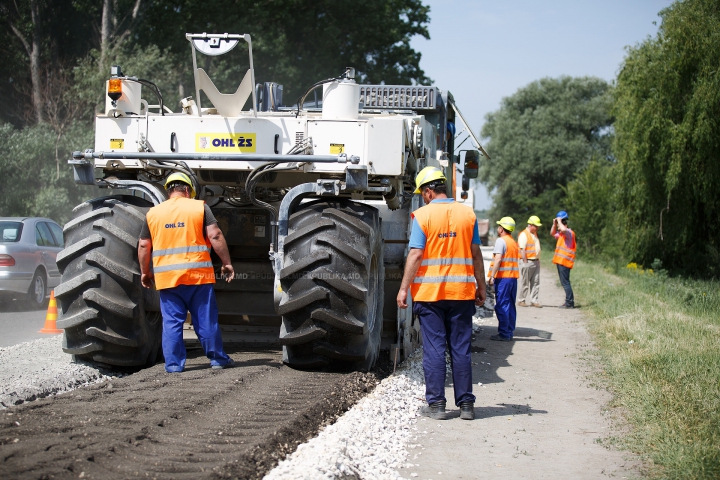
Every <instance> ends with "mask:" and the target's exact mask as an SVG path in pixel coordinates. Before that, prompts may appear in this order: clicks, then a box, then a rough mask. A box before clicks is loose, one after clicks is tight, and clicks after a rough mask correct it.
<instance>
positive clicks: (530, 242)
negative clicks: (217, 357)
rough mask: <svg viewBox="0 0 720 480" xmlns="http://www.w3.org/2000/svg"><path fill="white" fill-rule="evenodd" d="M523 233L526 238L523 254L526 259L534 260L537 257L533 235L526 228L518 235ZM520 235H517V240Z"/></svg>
mask: <svg viewBox="0 0 720 480" xmlns="http://www.w3.org/2000/svg"><path fill="white" fill-rule="evenodd" d="M523 233H524V234H525V238H527V244H526V245H525V256H526V257H527V259H528V260H534V259H536V258H537V251H536V250H535V237H533V234H532V233H530V230H528V229H527V228H526V229H525V230H523V231H522V232H520V235H522V234H523ZM519 239H520V237H519V236H518V240H519Z"/></svg>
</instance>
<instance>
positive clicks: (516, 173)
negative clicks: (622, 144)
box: [479, 77, 613, 222]
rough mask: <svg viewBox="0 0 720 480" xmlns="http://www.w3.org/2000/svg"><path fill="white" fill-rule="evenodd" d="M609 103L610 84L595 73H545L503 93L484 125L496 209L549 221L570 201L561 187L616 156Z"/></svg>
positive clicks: (487, 174)
mask: <svg viewBox="0 0 720 480" xmlns="http://www.w3.org/2000/svg"><path fill="white" fill-rule="evenodd" d="M611 105H612V97H611V87H610V85H609V84H608V83H607V82H606V81H604V80H602V79H600V78H595V77H581V78H572V77H560V78H544V79H542V80H538V81H535V82H532V83H531V84H529V85H527V86H526V87H523V88H521V89H520V90H518V91H517V92H516V93H515V94H514V95H512V96H510V97H507V98H504V99H503V100H502V104H501V106H500V109H499V110H497V111H495V112H493V113H490V114H488V115H487V117H486V123H485V125H484V126H483V129H482V136H483V137H486V138H487V139H488V140H486V144H485V147H486V149H487V151H488V154H489V155H490V157H491V160H488V161H487V162H484V163H483V164H482V165H481V169H480V175H479V178H480V179H481V181H482V182H483V183H485V185H487V187H488V191H490V192H493V201H494V206H493V208H492V210H491V215H492V216H493V217H497V218H499V217H501V216H505V215H513V216H516V217H517V218H515V220H516V221H519V222H521V221H524V220H525V219H526V218H527V217H528V216H529V215H539V216H540V217H541V219H546V220H549V218H550V216H551V215H554V214H555V213H556V212H557V211H558V210H559V209H560V208H561V207H563V206H564V205H563V203H562V199H563V197H564V192H563V190H562V189H561V186H564V185H566V184H567V182H568V181H570V180H571V179H572V178H573V177H574V176H575V174H576V173H577V172H580V171H581V170H582V169H583V168H585V166H586V165H588V163H589V162H590V161H591V160H593V159H599V160H602V161H605V162H607V161H610V159H611V153H610V145H611V136H612V135H611V134H612V128H611V126H612V121H613V119H612V116H611V114H610V108H611Z"/></svg>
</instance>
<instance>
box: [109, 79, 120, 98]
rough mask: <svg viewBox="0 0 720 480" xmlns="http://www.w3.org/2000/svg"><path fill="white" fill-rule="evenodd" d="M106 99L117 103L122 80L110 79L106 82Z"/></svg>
mask: <svg viewBox="0 0 720 480" xmlns="http://www.w3.org/2000/svg"><path fill="white" fill-rule="evenodd" d="M108 97H110V99H111V100H114V101H118V100H119V99H120V97H122V80H121V79H119V78H111V79H110V80H108Z"/></svg>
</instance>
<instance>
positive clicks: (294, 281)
mask: <svg viewBox="0 0 720 480" xmlns="http://www.w3.org/2000/svg"><path fill="white" fill-rule="evenodd" d="M380 222H381V220H380V216H379V213H378V211H377V210H376V209H375V208H373V207H370V206H368V205H363V204H360V203H354V202H350V201H331V202H325V201H322V202H315V203H310V204H307V205H303V206H302V209H301V210H299V211H298V212H295V213H294V214H293V215H292V216H291V217H290V219H289V225H288V232H289V234H288V236H287V237H286V238H285V257H284V262H283V269H282V271H281V272H280V285H281V287H282V291H283V294H282V298H281V300H280V304H279V305H278V308H277V310H278V313H279V314H280V315H282V326H281V328H280V343H281V344H282V345H283V361H284V362H285V363H287V364H288V365H290V366H292V367H295V368H319V367H324V366H332V367H340V368H353V369H360V370H369V369H370V368H372V366H373V365H374V364H375V361H376V360H377V358H378V354H379V351H380V336H381V334H382V323H383V318H382V310H383V288H382V285H383V278H384V266H383V244H382V234H381V229H380Z"/></svg>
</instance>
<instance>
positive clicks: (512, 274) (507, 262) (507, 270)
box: [493, 235, 520, 278]
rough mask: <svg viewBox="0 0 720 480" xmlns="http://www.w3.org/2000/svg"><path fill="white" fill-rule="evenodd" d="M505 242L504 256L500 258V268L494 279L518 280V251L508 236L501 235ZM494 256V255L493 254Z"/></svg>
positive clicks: (513, 241) (516, 245)
mask: <svg viewBox="0 0 720 480" xmlns="http://www.w3.org/2000/svg"><path fill="white" fill-rule="evenodd" d="M500 238H502V239H503V240H504V241H505V247H507V248H506V250H505V254H504V255H503V256H502V257H501V258H500V268H498V272H497V276H495V278H520V269H519V268H518V264H519V263H520V249H519V248H518V244H517V242H516V241H515V239H514V238H512V237H511V236H510V235H503V236H502V237H500ZM493 255H494V254H493Z"/></svg>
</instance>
